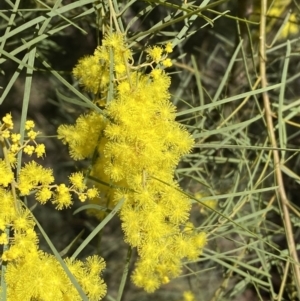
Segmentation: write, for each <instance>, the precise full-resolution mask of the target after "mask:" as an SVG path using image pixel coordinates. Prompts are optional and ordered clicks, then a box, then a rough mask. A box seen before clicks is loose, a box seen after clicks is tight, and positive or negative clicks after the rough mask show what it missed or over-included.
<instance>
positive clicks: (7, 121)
mask: <svg viewBox="0 0 300 301" xmlns="http://www.w3.org/2000/svg"><path fill="white" fill-rule="evenodd" d="M2 121H3V122H4V124H5V126H6V127H7V128H8V129H10V130H11V129H13V127H14V123H13V121H12V116H11V114H10V113H9V114H6V115H5V116H4V117H3V118H2Z"/></svg>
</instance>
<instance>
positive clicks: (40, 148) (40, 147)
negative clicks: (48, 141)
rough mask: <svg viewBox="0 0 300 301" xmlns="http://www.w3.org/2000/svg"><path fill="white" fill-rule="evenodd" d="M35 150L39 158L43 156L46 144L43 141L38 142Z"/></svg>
mask: <svg viewBox="0 0 300 301" xmlns="http://www.w3.org/2000/svg"><path fill="white" fill-rule="evenodd" d="M34 152H35V153H36V154H37V157H38V158H40V157H42V156H43V155H44V154H45V145H44V144H43V143H40V144H37V145H36V147H35V150H34Z"/></svg>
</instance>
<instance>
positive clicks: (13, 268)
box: [0, 114, 106, 301]
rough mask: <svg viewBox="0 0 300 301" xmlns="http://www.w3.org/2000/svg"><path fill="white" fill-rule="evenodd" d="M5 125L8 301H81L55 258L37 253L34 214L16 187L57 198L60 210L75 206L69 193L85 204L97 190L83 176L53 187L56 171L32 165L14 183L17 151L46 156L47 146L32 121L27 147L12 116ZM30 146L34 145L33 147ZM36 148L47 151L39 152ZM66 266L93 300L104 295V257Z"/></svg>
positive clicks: (2, 197) (1, 176) (2, 183)
mask: <svg viewBox="0 0 300 301" xmlns="http://www.w3.org/2000/svg"><path fill="white" fill-rule="evenodd" d="M2 121H3V123H2V124H1V126H0V145H1V146H2V150H3V154H4V160H2V159H0V208H1V210H0V245H3V248H4V252H3V253H2V255H1V261H2V263H3V264H6V270H5V275H4V277H5V283H6V287H7V293H6V295H7V298H6V300H7V301H30V300H43V301H46V300H49V301H52V300H70V301H71V300H74V301H80V300H82V298H81V297H80V295H79V293H78V291H77V290H76V288H75V287H74V285H73V284H72V282H71V280H70V279H69V278H68V276H67V274H66V273H65V271H64V269H63V268H62V266H61V265H60V263H59V262H58V261H57V259H56V258H55V256H53V255H50V254H46V253H44V252H42V251H40V250H39V248H38V243H39V240H38V236H37V234H36V232H35V231H34V227H35V222H34V219H33V216H32V214H31V212H30V211H29V210H28V209H27V208H26V207H25V206H24V204H23V203H22V202H21V201H20V200H19V199H18V196H17V195H16V193H15V192H16V191H15V187H17V188H18V190H19V192H20V194H23V195H28V194H29V193H31V192H32V191H35V193H36V197H37V199H38V200H39V201H40V202H41V203H44V202H45V201H47V200H48V199H50V198H53V203H54V204H56V205H57V208H58V209H61V208H62V207H64V206H69V205H70V204H71V196H70V192H75V193H77V194H78V195H79V198H81V200H85V198H87V197H89V198H94V197H96V196H97V194H98V192H97V190H96V189H95V188H91V189H87V187H86V185H85V184H84V177H83V174H82V173H80V172H79V173H74V174H72V175H71V176H70V178H69V180H70V187H66V186H65V185H64V184H62V185H58V186H57V185H52V186H51V185H50V184H51V183H52V182H53V181H54V177H53V175H52V170H50V169H45V168H43V167H42V166H40V165H38V164H37V163H36V162H34V161H31V162H29V163H28V164H27V165H25V166H24V167H23V168H22V169H21V171H20V173H19V175H18V177H17V179H18V180H15V177H14V173H13V171H14V169H15V163H16V160H15V157H16V155H17V153H18V152H19V151H20V150H22V149H23V151H24V152H25V153H27V154H29V155H31V154H32V153H33V152H35V153H36V154H37V156H39V155H42V154H44V150H45V148H44V147H39V146H40V145H41V144H37V143H36V142H35V138H36V136H37V134H38V133H37V132H35V131H34V130H33V127H34V123H33V122H32V121H27V122H26V125H25V130H26V131H27V136H28V137H29V138H28V140H25V141H24V143H20V139H21V135H19V134H14V133H11V130H13V126H14V125H13V121H12V117H11V115H10V114H7V115H6V116H4V117H3V118H2ZM29 142H33V145H32V144H30V143H29ZM30 146H32V147H33V149H32V152H27V151H26V147H30ZM37 149H40V150H43V151H41V152H40V153H39V151H37ZM52 188H54V192H52V191H51V189H52ZM11 230H13V231H11ZM65 263H66V265H67V267H68V268H69V270H70V271H71V273H72V274H73V275H74V277H75V278H76V279H77V281H78V283H79V284H80V285H81V287H82V289H83V291H84V292H85V293H86V294H87V296H88V298H89V300H94V301H97V300H99V298H102V297H103V296H104V295H105V293H106V285H105V284H104V282H103V280H102V279H101V278H100V274H101V272H102V270H103V269H104V268H105V262H104V261H103V259H102V258H101V257H97V256H92V257H88V258H87V259H86V261H85V262H81V261H78V260H75V259H73V260H71V259H66V260H65Z"/></svg>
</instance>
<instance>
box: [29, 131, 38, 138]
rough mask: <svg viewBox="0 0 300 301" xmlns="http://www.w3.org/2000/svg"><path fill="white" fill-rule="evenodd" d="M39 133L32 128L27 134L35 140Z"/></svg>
mask: <svg viewBox="0 0 300 301" xmlns="http://www.w3.org/2000/svg"><path fill="white" fill-rule="evenodd" d="M37 135H38V132H36V131H33V130H31V131H29V132H28V133H27V136H28V137H29V139H30V140H35V138H36V136H37Z"/></svg>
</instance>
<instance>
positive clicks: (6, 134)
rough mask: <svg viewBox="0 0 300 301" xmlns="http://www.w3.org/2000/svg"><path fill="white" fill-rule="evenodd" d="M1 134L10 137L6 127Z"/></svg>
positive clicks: (6, 137)
mask: <svg viewBox="0 0 300 301" xmlns="http://www.w3.org/2000/svg"><path fill="white" fill-rule="evenodd" d="M1 135H2V137H3V138H5V139H8V138H9V137H10V131H9V130H7V129H6V130H4V131H3V132H2V133H1Z"/></svg>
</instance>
